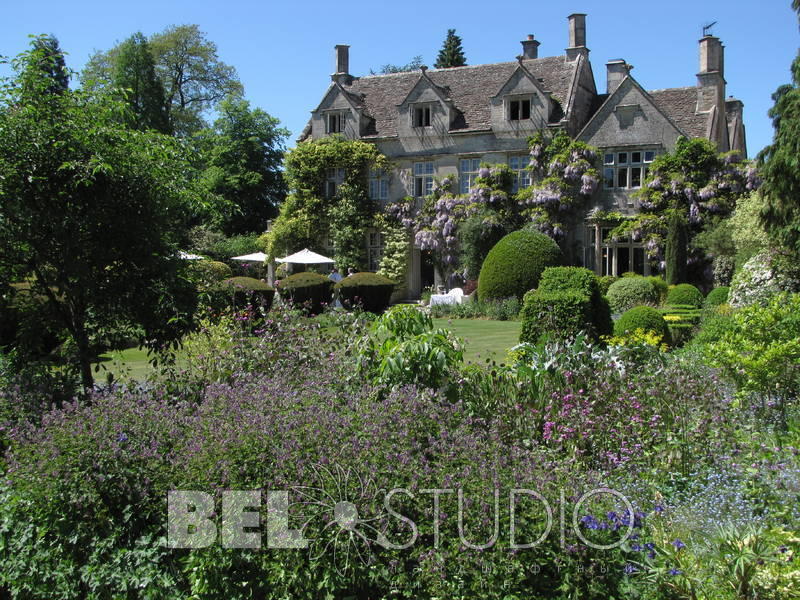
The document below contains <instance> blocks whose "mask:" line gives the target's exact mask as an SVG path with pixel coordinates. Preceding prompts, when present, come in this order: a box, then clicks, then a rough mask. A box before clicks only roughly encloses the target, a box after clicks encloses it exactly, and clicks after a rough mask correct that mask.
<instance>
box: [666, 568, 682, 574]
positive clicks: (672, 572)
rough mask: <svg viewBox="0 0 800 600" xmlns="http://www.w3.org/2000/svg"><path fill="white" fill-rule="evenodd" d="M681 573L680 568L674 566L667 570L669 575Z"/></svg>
mask: <svg viewBox="0 0 800 600" xmlns="http://www.w3.org/2000/svg"><path fill="white" fill-rule="evenodd" d="M682 573H683V571H681V570H680V569H676V568H674V567H673V568H672V569H670V570H669V574H670V575H681V574H682Z"/></svg>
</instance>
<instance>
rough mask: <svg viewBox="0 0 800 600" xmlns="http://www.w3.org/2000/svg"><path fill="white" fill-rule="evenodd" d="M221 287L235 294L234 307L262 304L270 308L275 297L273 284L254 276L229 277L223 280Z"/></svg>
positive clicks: (265, 308) (267, 308)
mask: <svg viewBox="0 0 800 600" xmlns="http://www.w3.org/2000/svg"><path fill="white" fill-rule="evenodd" d="M220 288H221V289H222V290H223V291H225V292H227V293H228V294H229V295H230V294H232V295H233V305H234V308H245V307H247V306H261V307H263V308H264V310H269V309H270V308H271V307H272V300H273V299H274V297H275V289H274V288H273V287H272V286H270V285H269V284H268V283H266V282H264V281H261V280H260V279H255V278H253V277H229V278H228V279H225V280H223V281H222V283H221V285H220ZM229 297H230V296H229Z"/></svg>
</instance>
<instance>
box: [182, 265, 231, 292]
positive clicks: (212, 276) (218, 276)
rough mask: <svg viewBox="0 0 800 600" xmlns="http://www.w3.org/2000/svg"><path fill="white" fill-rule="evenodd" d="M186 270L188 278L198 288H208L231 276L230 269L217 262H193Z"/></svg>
mask: <svg viewBox="0 0 800 600" xmlns="http://www.w3.org/2000/svg"><path fill="white" fill-rule="evenodd" d="M188 270H189V276H190V278H191V279H192V281H194V282H195V283H196V284H197V285H198V286H210V285H212V284H214V283H217V282H220V281H222V280H223V279H228V278H229V277H230V276H231V275H233V273H232V272H231V268H230V267H229V266H228V265H226V264H225V263H224V262H219V261H218V260H193V261H191V262H190V263H189V266H188Z"/></svg>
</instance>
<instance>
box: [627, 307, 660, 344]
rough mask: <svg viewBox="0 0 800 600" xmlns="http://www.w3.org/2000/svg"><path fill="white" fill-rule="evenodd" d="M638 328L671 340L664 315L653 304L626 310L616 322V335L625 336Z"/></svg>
mask: <svg viewBox="0 0 800 600" xmlns="http://www.w3.org/2000/svg"><path fill="white" fill-rule="evenodd" d="M637 329H642V330H643V331H645V332H647V331H651V332H653V333H656V334H657V335H660V336H661V339H662V340H664V341H666V342H669V339H670V337H669V329H668V328H667V322H666V321H665V320H664V317H663V316H662V315H661V313H660V312H658V311H657V310H656V309H655V308H653V307H652V306H636V307H634V308H631V309H630V310H628V311H626V312H625V313H624V314H623V315H622V316H621V317H620V318H619V319H618V320H617V322H616V323H614V335H615V336H618V337H622V336H625V335H627V334H629V333H633V332H635V331H636V330H637Z"/></svg>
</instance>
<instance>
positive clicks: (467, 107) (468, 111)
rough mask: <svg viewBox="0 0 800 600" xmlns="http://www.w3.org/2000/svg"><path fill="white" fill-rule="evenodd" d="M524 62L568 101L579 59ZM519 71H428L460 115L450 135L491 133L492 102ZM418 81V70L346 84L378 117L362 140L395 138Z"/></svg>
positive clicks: (496, 67) (500, 67) (505, 67)
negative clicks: (399, 110) (399, 108)
mask: <svg viewBox="0 0 800 600" xmlns="http://www.w3.org/2000/svg"><path fill="white" fill-rule="evenodd" d="M522 62H523V64H524V66H525V68H526V69H528V70H529V71H530V72H531V73H532V74H533V75H534V76H535V77H537V78H538V79H540V80H542V81H541V87H542V88H544V89H545V90H547V91H549V92H551V95H552V97H553V98H554V99H556V100H558V101H559V102H560V103H561V104H562V105H563V104H565V103H566V101H567V99H568V98H567V95H568V93H569V89H570V84H571V83H572V80H573V77H574V75H575V70H576V69H577V65H578V61H573V62H569V61H567V60H566V58H565V57H564V56H552V57H547V58H537V59H526V60H523V61H522ZM518 67H519V62H517V61H513V62H505V63H495V64H489V65H475V66H467V67H455V68H451V69H429V70H428V71H427V72H426V74H425V75H426V77H427V78H429V79H430V80H431V82H433V83H434V84H435V85H436V86H438V87H439V88H440V89H442V88H443V89H446V90H448V91H449V97H450V99H451V101H452V104H453V106H454V107H455V109H456V110H457V111H459V113H460V114H459V115H458V117H457V118H456V119H455V121H454V122H453V125H452V127H451V131H464V132H466V131H488V130H490V129H491V102H490V98H491V97H492V96H493V95H494V94H495V93H497V90H499V89H500V88H501V87H502V86H503V85H504V84H505V83H506V81H507V80H508V79H509V78H510V77H511V75H512V74H513V73H514V72H515V71H516V70H517V68H518ZM419 79H420V72H419V71H412V72H409V73H392V74H389V75H371V76H368V77H360V78H354V79H353V80H352V83H351V85H345V86H342V87H343V88H344V89H345V90H346V91H348V92H350V93H352V94H355V95H356V97H359V98H361V99H362V100H361V101H362V106H363V107H364V109H365V110H366V112H367V113H368V114H369V115H370V116H371V117H372V118H373V119H374V124H373V127H370V131H369V132H368V133H367V135H365V136H364V137H393V136H396V135H397V125H396V123H395V120H396V119H397V114H398V113H397V106H398V105H399V104H401V103H402V102H403V101H404V100H405V98H406V97H407V96H408V94H409V93H410V92H411V90H412V89H413V88H414V86H416V85H417V82H418V81H419Z"/></svg>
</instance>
